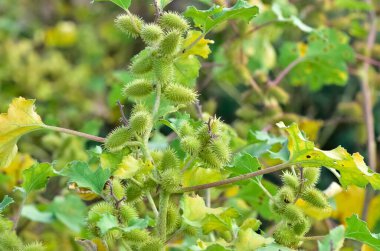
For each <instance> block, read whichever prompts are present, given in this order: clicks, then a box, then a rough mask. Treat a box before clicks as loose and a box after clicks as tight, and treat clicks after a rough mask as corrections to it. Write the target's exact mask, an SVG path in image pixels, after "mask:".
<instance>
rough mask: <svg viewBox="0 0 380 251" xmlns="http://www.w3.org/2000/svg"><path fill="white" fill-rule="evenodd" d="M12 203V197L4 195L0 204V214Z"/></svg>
mask: <svg viewBox="0 0 380 251" xmlns="http://www.w3.org/2000/svg"><path fill="white" fill-rule="evenodd" d="M13 202H14V200H13V199H12V197H9V196H8V195H5V196H4V198H3V200H2V201H1V202H0V212H2V211H4V209H5V208H6V207H7V206H9V205H10V204H12V203H13Z"/></svg>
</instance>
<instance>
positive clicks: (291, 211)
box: [283, 204, 304, 222]
mask: <svg viewBox="0 0 380 251" xmlns="http://www.w3.org/2000/svg"><path fill="white" fill-rule="evenodd" d="M283 216H284V218H285V219H286V220H288V221H289V222H297V221H299V220H301V219H303V217H304V215H303V212H302V210H301V209H300V208H299V207H297V206H296V205H294V204H288V205H286V206H285V208H284V211H283Z"/></svg>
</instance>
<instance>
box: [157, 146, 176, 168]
mask: <svg viewBox="0 0 380 251" xmlns="http://www.w3.org/2000/svg"><path fill="white" fill-rule="evenodd" d="M159 168H160V169H161V170H166V169H178V168H179V159H178V157H177V154H176V152H175V151H174V150H173V149H172V148H167V149H166V150H165V151H164V153H163V155H162V159H161V163H160V167H159Z"/></svg>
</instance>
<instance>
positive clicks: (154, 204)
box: [146, 191, 158, 219]
mask: <svg viewBox="0 0 380 251" xmlns="http://www.w3.org/2000/svg"><path fill="white" fill-rule="evenodd" d="M146 197H147V198H148V202H149V205H150V207H151V208H152V210H153V213H154V216H155V217H156V219H158V210H157V207H156V203H154V200H153V197H152V194H151V193H150V192H149V191H148V192H146Z"/></svg>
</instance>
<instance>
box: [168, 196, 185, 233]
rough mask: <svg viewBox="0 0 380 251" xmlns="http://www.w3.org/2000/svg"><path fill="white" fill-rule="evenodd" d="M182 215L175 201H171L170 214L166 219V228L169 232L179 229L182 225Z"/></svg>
mask: <svg viewBox="0 0 380 251" xmlns="http://www.w3.org/2000/svg"><path fill="white" fill-rule="evenodd" d="M180 220H181V215H180V213H179V208H178V206H177V205H176V204H174V203H169V206H168V214H167V220H166V230H167V233H168V234H171V233H173V232H174V231H175V230H177V229H178V227H179V225H180Z"/></svg>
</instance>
